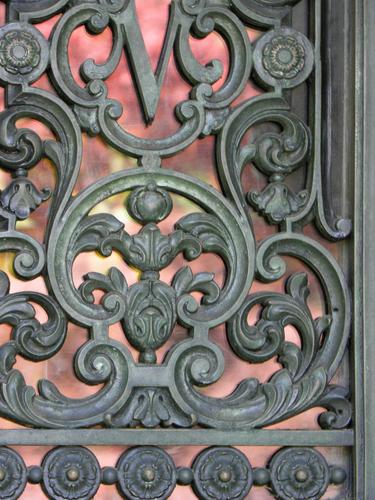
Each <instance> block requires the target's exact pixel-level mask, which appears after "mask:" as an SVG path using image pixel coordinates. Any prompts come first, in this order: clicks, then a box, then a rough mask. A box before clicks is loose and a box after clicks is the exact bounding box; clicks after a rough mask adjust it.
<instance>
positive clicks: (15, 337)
mask: <svg viewBox="0 0 375 500" xmlns="http://www.w3.org/2000/svg"><path fill="white" fill-rule="evenodd" d="M164 3H165V2H164ZM169 4H170V6H169V13H168V19H167V20H166V30H165V34H164V35H163V40H162V43H161V46H162V50H161V52H160V57H159V61H158V64H157V67H156V69H155V68H154V67H153V64H152V62H151V60H150V55H149V53H148V49H147V48H146V45H145V42H144V33H143V31H142V26H141V24H140V22H139V19H138V13H137V8H138V7H139V5H138V2H137V0H85V1H81V0H10V1H9V2H7V6H6V9H7V23H5V24H4V25H3V26H2V27H1V28H0V81H1V84H2V86H3V87H4V88H5V96H6V107H5V110H4V111H3V112H2V113H1V114H0V168H1V169H2V170H3V171H4V172H5V174H4V177H3V178H5V179H7V182H6V184H5V185H4V186H3V187H2V190H1V193H0V249H1V251H2V252H6V253H10V255H11V256H12V263H13V271H12V272H14V274H15V277H16V279H17V280H23V281H24V282H25V283H27V282H31V281H32V280H34V279H36V278H39V279H40V280H43V283H44V284H45V286H46V291H45V292H44V291H43V292H41V291H40V289H39V290H38V289H34V290H33V291H29V288H27V287H26V285H25V289H24V290H22V291H14V290H13V289H12V278H11V277H10V276H8V274H9V273H7V272H5V271H6V270H4V271H1V274H0V295H1V298H0V321H1V323H2V324H3V325H8V328H9V329H10V337H9V340H8V341H6V340H4V341H3V340H2V343H1V347H0V384H1V385H0V416H1V417H2V418H4V419H7V420H9V421H12V422H16V423H17V424H20V425H19V426H18V427H21V428H17V429H14V430H4V431H2V432H1V435H2V438H1V444H3V445H7V444H8V445H11V444H13V445H40V446H42V445H45V446H57V445H60V446H59V447H55V448H52V449H49V450H47V451H48V452H47V453H46V454H45V456H44V459H43V461H42V463H41V464H30V465H32V467H30V466H29V467H27V466H26V465H25V461H24V459H23V458H22V456H21V455H22V450H21V451H20V450H18V451H17V452H16V451H15V450H13V449H11V448H8V447H7V446H3V447H2V448H0V498H19V497H21V498H29V497H28V496H27V494H26V493H24V490H25V487H26V484H27V482H29V483H33V484H38V483H40V485H41V488H42V489H40V497H39V498H44V497H45V495H47V497H48V498H53V499H76V500H77V499H88V498H107V497H104V496H103V497H100V496H97V495H98V494H97V492H98V489H99V487H100V485H101V484H104V485H116V487H117V489H118V495H120V496H122V497H124V498H127V499H146V498H147V499H151V498H157V499H164V498H172V499H173V498H174V499H178V498H187V495H188V491H189V494H190V495H191V494H192V493H191V492H192V491H193V492H194V494H195V495H196V497H198V498H201V499H208V500H210V499H223V500H224V499H225V500H230V499H245V498H268V497H266V496H264V497H263V496H261V495H262V494H263V493H262V492H266V491H268V493H267V494H268V495H271V496H274V497H276V498H280V499H318V498H322V497H325V498H327V496H326V495H328V492H329V494H330V495H331V496H330V498H332V495H338V497H337V498H351V496H350V494H349V493H348V491H349V487H350V486H349V483H350V478H349V477H348V476H349V474H348V471H347V470H344V469H345V468H344V467H343V466H342V465H340V464H339V463H336V462H335V461H333V462H332V461H331V460H329V459H328V458H327V456H326V455H325V454H324V453H323V452H322V451H321V450H319V449H316V447H350V446H352V444H353V431H352V429H351V428H350V422H351V413H352V411H351V405H350V402H349V398H348V387H347V383H346V382H345V380H344V379H345V377H341V379H342V381H341V382H340V377H338V376H337V375H336V373H337V370H338V368H339V367H340V364H341V362H342V359H343V357H344V358H345V356H346V354H345V353H346V350H347V344H348V336H349V328H350V300H349V292H348V287H347V284H346V278H345V275H344V273H343V271H342V270H341V268H340V265H339V264H338V262H337V259H338V256H339V250H338V249H339V248H342V243H340V245H341V246H339V247H338V246H337V245H338V243H335V242H337V241H338V240H344V239H345V238H346V237H347V236H348V235H349V234H350V232H351V224H350V221H349V220H347V219H346V218H343V217H342V218H340V217H334V216H332V215H331V214H332V210H331V207H330V203H329V202H330V200H328V203H327V199H326V197H325V196H324V193H325V181H324V179H325V162H324V161H323V160H324V155H323V154H322V143H323V142H324V141H323V140H322V134H323V132H324V130H326V128H324V126H323V125H322V120H323V118H322V102H323V101H324V99H323V97H322V53H321V47H322V41H321V34H322V12H321V9H322V6H321V1H320V0H315V1H313V2H309V3H307V2H299V1H298V0H171V1H170V2H169ZM48 20H51V21H50V22H51V23H52V24H53V29H52V30H51V33H50V35H49V37H46V36H45V32H44V31H43V26H45V24H41V23H44V22H46V21H48ZM82 27H84V29H86V30H87V32H88V33H89V34H90V35H91V36H92V39H93V40H95V39H96V38H98V39H99V37H100V36H101V35H102V34H103V33H106V34H107V35H108V33H109V34H110V36H111V50H110V51H109V53H108V55H107V58H106V60H105V61H103V62H100V63H98V62H97V61H94V60H93V59H87V60H86V61H84V62H83V64H82V65H81V67H80V78H81V79H82V80H81V81H80V82H79V81H78V78H77V75H76V73H75V72H74V71H73V70H72V67H71V61H70V57H71V54H72V52H74V46H73V47H71V44H70V40H71V38H72V37H73V36H74V33H75V32H76V30H79V29H81V28H82ZM215 32H216V33H217V34H219V35H220V37H221V39H222V40H223V41H224V42H225V44H226V47H227V54H228V64H227V67H226V68H225V67H224V65H223V62H222V61H219V60H217V59H214V60H212V61H208V62H204V63H203V62H202V61H201V60H200V59H199V58H197V56H196V53H195V50H193V48H192V43H194V47H196V46H198V45H199V43H201V42H202V43H203V42H204V40H205V39H206V37H208V36H210V35H212V34H213V33H215ZM124 61H126V64H125V62H124ZM172 64H175V66H176V68H177V71H178V75H179V78H181V81H184V85H185V87H186V88H187V92H186V96H185V98H184V99H182V100H181V101H180V102H178V103H177V106H176V107H175V109H172V108H171V109H170V110H169V111H170V114H171V115H173V113H175V116H176V127H175V130H174V131H173V133H170V134H167V135H163V134H161V135H160V136H158V137H157V138H155V137H152V138H150V137H148V135H147V134H146V133H145V134H143V133H139V134H137V133H134V131H133V130H131V131H130V130H129V128H128V127H127V115H126V95H125V96H124V100H123V102H119V100H117V99H116V98H113V96H112V95H111V92H109V90H108V87H107V80H108V81H109V80H110V78H111V75H113V74H114V72H115V71H117V72H121V71H123V72H127V74H128V75H130V78H131V79H132V84H133V87H134V89H135V91H136V92H137V95H138V101H137V105H138V107H139V109H140V110H141V112H142V114H143V120H144V123H143V124H144V129H145V130H146V128H147V127H148V126H151V124H152V123H153V121H154V120H155V119H156V117H157V115H158V110H159V107H160V105H161V104H160V103H161V100H162V99H163V92H164V90H165V86H168V80H167V76H166V75H167V74H168V71H169V67H170V66H171V65H172ZM45 75H47V76H48V79H49V88H48V89H47V88H43V87H42V86H39V85H38V82H39V81H40V79H41V78H42V77H43V76H44V77H45V78H47V76H45ZM323 76H324V71H323ZM82 82H83V83H82ZM249 85H253V88H257V92H256V94H257V95H252V96H250V97H245V98H244V95H245V92H246V89H247V88H248V86H249ZM167 91H168V90H167ZM169 91H170V92H172V91H173V89H172V88H170V89H169ZM130 118H131V117H130ZM25 120H32V123H36V122H39V123H41V124H43V127H46V128H47V129H48V130H49V132H50V137H49V138H47V139H45V138H42V137H41V136H40V134H39V133H38V130H39V129H38V128H37V127H36V126H29V127H26V128H25V127H23V126H22V122H23V121H25ZM141 132H142V131H141ZM88 136H90V137H97V138H100V140H101V141H102V142H103V143H104V144H106V145H107V147H108V148H109V147H110V148H111V150H115V151H116V152H117V154H118V155H119V156H120V157H121V158H123V165H124V166H123V167H121V168H118V169H117V171H115V172H112V173H108V172H106V171H105V170H103V172H100V171H99V173H98V175H97V176H96V178H95V180H94V181H93V182H92V183H91V184H90V185H89V186H87V187H85V188H83V189H80V187H79V182H78V181H79V176H80V171H81V164H82V156H83V155H84V148H83V143H84V141H85V140H86V139H85V138H86V137H88ZM205 140H206V141H209V142H207V143H209V144H210V145H211V146H212V148H211V152H210V158H211V157H212V162H213V165H214V169H215V175H216V176H217V178H218V180H219V183H220V187H218V186H212V185H210V183H209V182H205V181H204V180H202V178H201V177H200V176H199V175H197V176H195V175H192V173H191V171H189V170H188V169H187V168H186V169H185V165H184V158H186V156H184V155H185V151H187V150H189V148H191V147H192V146H194V145H195V144H196V143H199V142H200V141H205ZM130 159H134V161H133V160H131V161H130ZM47 160H48V161H49V162H50V164H51V165H52V166H53V169H54V171H55V175H56V179H55V185H54V187H53V189H47V187H46V185H45V184H44V181H43V175H44V174H43V168H42V167H41V162H43V161H44V162H46V161H47ZM196 162H197V165H196V169H197V170H199V168H200V166H199V162H198V159H197V160H196ZM125 165H126V166H125ZM129 165H130V166H129ZM107 174H108V175H107ZM251 176H253V177H251ZM254 176H257V179H261V181H260V182H258V183H257V185H254V183H253V182H251V179H254V178H255V177H254ZM249 179H250V181H249ZM115 196H116V197H117V199H120V198H121V200H122V201H121V203H122V205H121V207H122V212H121V210H120V211H119V210H116V211H113V212H111V211H110V210H104V209H103V208H102V207H103V206H105V205H103V204H105V202H107V201H108V200H110V199H112V197H115ZM179 200H188V205H186V206H189V207H190V208H189V210H188V211H187V213H184V214H183V215H182V216H180V217H179V216H176V212H177V211H178V210H177V208H178V207H177V205H178V203H180V202H179ZM46 204H49V209H48V218H47V220H46V222H45V227H43V241H39V240H38V239H37V238H36V237H34V236H33V235H31V234H30V233H29V232H28V231H26V230H24V228H25V227H27V226H25V221H27V220H29V219H30V220H32V218H33V217H34V216H35V215H36V214H37V213H38V211H41V210H42V209H43V206H46ZM184 206H185V205H184ZM176 207H177V208H176ZM171 217H174V223H173V224H172V225H170V226H168V224H167V223H168V221H170V220H171ZM129 220H132V221H133V222H132V223H133V225H132V226H129V224H128V221H129ZM134 222H135V223H136V226H135V225H134ZM261 224H263V226H264V227H266V228H267V229H266V230H263V231H261V230H259V231H258V229H259V228H260V227H261ZM313 226H315V228H316V229H315V230H314V229H312V228H313ZM129 227H131V228H134V227H136V230H133V229H131V230H130V229H129ZM166 228H167V229H166ZM325 241H326V242H328V241H330V242H331V243H330V244H329V245H328V243H325ZM93 252H96V253H97V254H98V255H100V256H101V257H102V260H103V261H104V260H105V259H110V257H111V256H112V255H114V254H115V255H116V256H117V259H118V261H119V260H121V262H122V264H121V266H111V267H110V268H109V269H108V270H107V272H105V273H103V272H99V271H98V269H96V268H95V267H94V268H92V269H90V270H89V272H87V273H86V274H85V275H84V276H80V277H79V278H80V279H79V282H78V284H77V280H76V276H75V273H74V270H73V268H74V266H75V262H76V261H77V259H80V258H81V259H82V257H83V258H84V255H85V254H88V253H93ZM212 255H214V256H215V257H214V258H213V257H212ZM215 259H216V260H215ZM218 259H219V260H220V262H221V265H222V267H223V269H224V272H223V273H222V274H223V276H222V277H220V276H217V274H216V273H215V268H214V267H212V268H211V267H210V266H211V264H212V266H213V262H216V261H217V260H218ZM200 262H201V263H202V262H203V263H204V264H203V265H201V267H200V270H198V268H199V263H200ZM125 266H127V268H128V269H129V270H132V272H134V270H135V271H136V272H137V275H136V276H137V278H136V279H135V280H133V281H129V277H128V275H127V272H125V271H124V269H125ZM170 266H174V268H173V269H174V271H173V275H172V276H171V278H170V279H166V278H165V276H166V270H168V269H170ZM129 272H130V271H129ZM312 283H313V285H312ZM312 286H314V287H315V288H317V287H318V288H319V289H320V291H321V294H322V297H323V299H322V302H323V307H322V311H320V312H319V314H316V310H314V308H313V307H312V306H311V302H310V299H309V293H310V288H311V287H312ZM38 311H39V314H38ZM254 311H255V312H254ZM40 312H42V315H40ZM41 317H43V319H41ZM74 324H75V325H79V327H80V328H82V329H84V330H85V331H86V332H87V338H86V341H85V342H84V343H83V345H81V346H80V347H79V349H77V352H76V354H75V357H74V372H75V376H76V377H77V383H78V381H79V383H81V384H82V383H83V384H86V385H90V386H93V387H94V389H93V391H92V393H91V394H90V395H89V396H85V397H70V396H67V395H65V394H64V393H63V391H61V390H59V387H58V386H57V385H56V384H55V383H54V382H53V381H51V380H48V378H47V379H44V380H40V381H39V383H38V385H37V387H34V386H32V385H30V383H29V382H28V380H27V377H25V375H24V373H23V366H25V365H23V364H22V359H26V360H28V361H29V364H30V363H35V364H37V363H41V362H44V361H45V360H49V359H52V358H53V357H54V356H56V355H58V353H59V351H60V350H61V349H62V348H63V346H64V344H66V342H69V337H68V338H67V332H69V329H70V328H72V325H74ZM115 326H116V328H118V329H121V334H122V337H116V338H114V337H113V335H111V331H112V329H113V328H114V327H115ZM220 326H222V327H223V332H224V328H225V335H226V339H227V340H226V342H227V345H228V346H229V348H230V350H231V353H232V354H233V356H236V357H237V359H239V360H241V366H244V365H246V366H248V365H249V366H250V365H257V367H260V369H261V367H262V366H263V364H264V365H266V364H267V363H269V362H270V361H272V362H273V371H272V373H271V374H270V376H269V377H266V379H265V380H263V379H262V380H260V378H261V377H259V378H257V377H255V376H252V377H247V376H246V374H245V376H244V377H243V380H242V381H240V383H239V384H238V386H237V387H236V388H235V389H234V390H233V392H232V393H230V394H227V395H225V396H223V397H221V396H220V397H218V396H216V397H215V396H213V395H212V394H211V393H209V392H207V391H208V390H209V389H210V387H211V386H213V385H214V384H216V383H218V382H219V381H220V379H221V377H222V376H223V374H225V369H226V364H225V356H224V353H223V349H222V344H221V343H220V341H219V333H217V332H218V330H217V328H218V327H220ZM176 328H179V329H180V330H183V331H184V332H185V335H184V337H183V338H181V337H178V336H175V332H176ZM291 331H292V332H294V333H293V335H292V334H291ZM220 335H221V334H220ZM163 349H164V351H163ZM161 350H162V351H163V356H162V357H161V356H160V352H161ZM341 371H342V370H341ZM259 373H260V372H259ZM333 377H335V379H334V380H332V379H333ZM314 408H320V410H319V411H318V412H317V415H318V414H319V416H317V427H318V425H319V426H320V430H319V429H310V430H308V429H305V430H301V429H303V426H302V427H300V428H299V429H298V427H296V428H294V429H293V424H291V428H289V429H288V430H286V427H285V426H284V428H283V429H281V428H279V429H278V428H277V426H275V427H273V428H272V429H270V430H269V429H268V427H269V426H271V425H273V424H277V423H283V422H285V421H287V420H288V419H290V418H292V417H296V416H298V415H301V414H303V413H304V412H306V411H307V410H312V409H314ZM291 422H293V421H291ZM281 427H282V425H281ZM98 445H107V446H115V445H116V446H122V447H123V449H122V450H120V453H119V455H120V456H119V459H118V461H117V464H115V463H113V464H112V466H107V467H102V466H101V465H100V464H99V461H98V459H97V457H96V456H95V453H94V451H95V450H94V451H92V450H91V449H89V448H87V446H98ZM177 445H180V446H186V447H189V446H192V445H200V446H205V448H204V449H202V450H201V451H199V453H198V454H197V456H196V457H195V459H194V461H193V462H191V463H190V464H185V465H184V466H180V465H179V464H177V463H175V460H173V458H172V456H171V454H170V453H169V452H168V449H165V447H169V446H177ZM241 445H242V446H273V447H274V448H273V451H272V452H271V454H270V456H269V459H268V462H267V464H265V465H264V466H263V467H256V466H254V463H251V462H252V460H251V457H250V459H249V456H248V455H247V454H246V453H245V452H244V451H243V450H242V449H241V450H239V449H238V448H236V446H241ZM124 450H125V451H124ZM176 485H179V486H176ZM180 486H184V488H185V490H186V497H185V496H184V493H183V492H184V491H185V490H184V489H182V490H181V488H180ZM176 487H177V488H180V489H178V491H182V493H179V494H177V493H176V491H177V489H176V490H175V488H176ZM101 488H102V487H101ZM101 491H102V490H101ZM257 494H258V495H259V496H257ZM264 494H265V493H264ZM23 495H24V496H23ZM108 498H109V497H108ZM189 498H190V497H189Z"/></svg>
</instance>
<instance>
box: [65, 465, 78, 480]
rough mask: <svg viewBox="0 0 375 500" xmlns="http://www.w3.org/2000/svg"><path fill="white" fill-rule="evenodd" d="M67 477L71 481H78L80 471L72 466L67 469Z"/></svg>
mask: <svg viewBox="0 0 375 500" xmlns="http://www.w3.org/2000/svg"><path fill="white" fill-rule="evenodd" d="M66 477H67V478H68V479H69V481H77V480H78V479H79V471H78V470H77V469H75V468H71V469H69V470H68V471H67V473H66Z"/></svg>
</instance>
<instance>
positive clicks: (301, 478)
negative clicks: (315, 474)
mask: <svg viewBox="0 0 375 500" xmlns="http://www.w3.org/2000/svg"><path fill="white" fill-rule="evenodd" d="M294 477H295V478H296V480H297V481H298V482H299V483H304V482H305V481H307V479H308V474H307V472H306V471H305V470H303V469H299V470H297V472H296V473H295V475H294Z"/></svg>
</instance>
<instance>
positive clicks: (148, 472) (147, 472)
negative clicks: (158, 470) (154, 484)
mask: <svg viewBox="0 0 375 500" xmlns="http://www.w3.org/2000/svg"><path fill="white" fill-rule="evenodd" d="M142 479H143V480H144V481H146V482H148V483H150V482H151V481H153V480H154V479H155V471H154V470H153V469H151V467H146V468H145V469H143V471H142Z"/></svg>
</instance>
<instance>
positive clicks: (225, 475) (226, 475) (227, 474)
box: [219, 470, 232, 483]
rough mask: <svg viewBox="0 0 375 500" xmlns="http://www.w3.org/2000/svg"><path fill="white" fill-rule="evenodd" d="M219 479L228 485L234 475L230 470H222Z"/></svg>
mask: <svg viewBox="0 0 375 500" xmlns="http://www.w3.org/2000/svg"><path fill="white" fill-rule="evenodd" d="M219 479H220V481H222V482H223V483H227V482H228V481H230V480H231V479H232V474H231V472H230V471H229V470H222V471H221V472H220V473H219Z"/></svg>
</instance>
